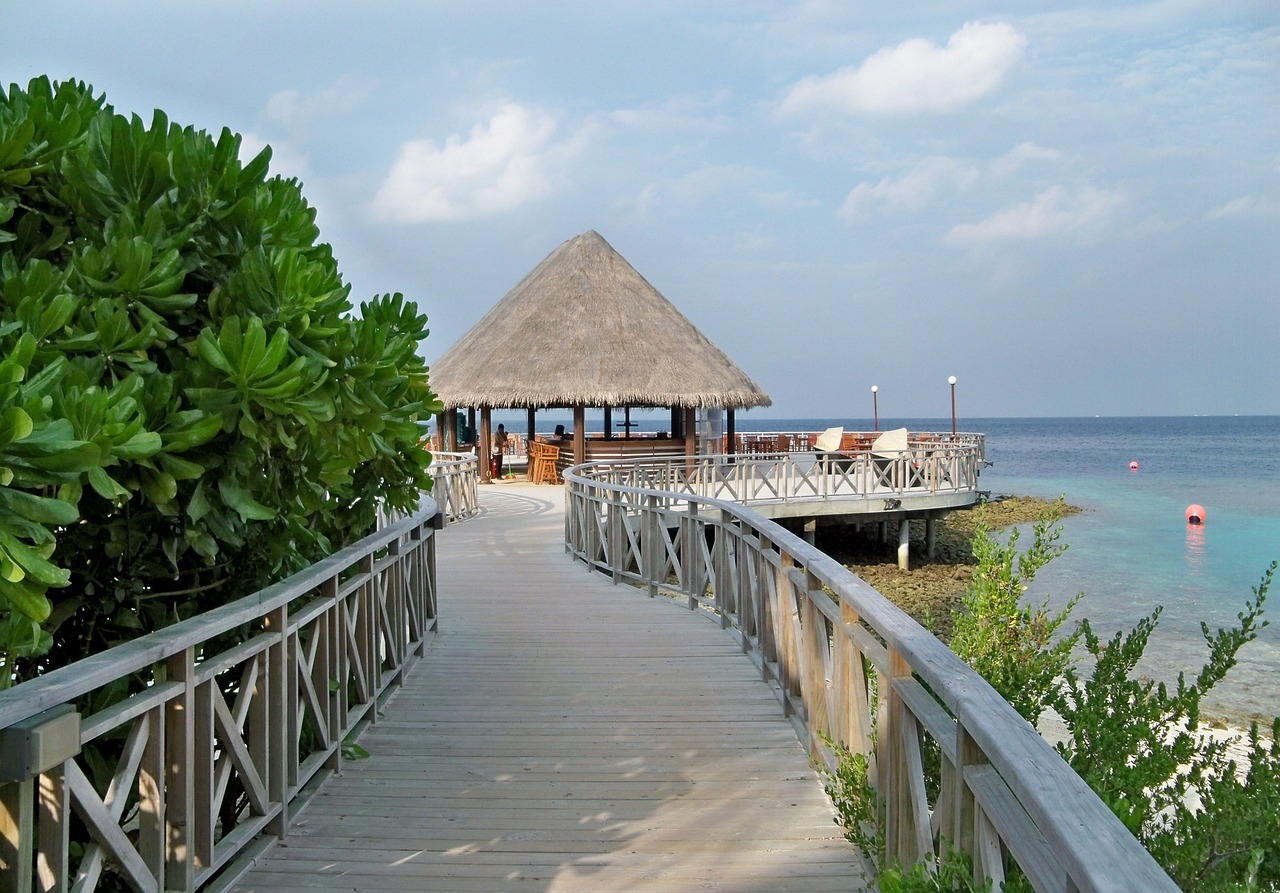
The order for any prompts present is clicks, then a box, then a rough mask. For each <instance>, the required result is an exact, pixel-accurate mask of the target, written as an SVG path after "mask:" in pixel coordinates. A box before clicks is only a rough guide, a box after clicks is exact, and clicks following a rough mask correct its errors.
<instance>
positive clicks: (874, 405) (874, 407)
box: [871, 385, 880, 432]
mask: <svg viewBox="0 0 1280 893" xmlns="http://www.w3.org/2000/svg"><path fill="white" fill-rule="evenodd" d="M879 391H880V389H879V388H878V387H876V386H875V385H872V386H871V418H872V424H873V425H875V427H874V428H872V429H871V430H873V431H876V432H878V431H879V430H880V404H879V402H878V400H877V398H876V394H877V393H878V392H879Z"/></svg>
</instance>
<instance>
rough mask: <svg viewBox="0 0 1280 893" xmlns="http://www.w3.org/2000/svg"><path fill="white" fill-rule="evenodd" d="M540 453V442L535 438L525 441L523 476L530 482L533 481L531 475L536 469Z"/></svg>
mask: <svg viewBox="0 0 1280 893" xmlns="http://www.w3.org/2000/svg"><path fill="white" fill-rule="evenodd" d="M541 453H542V444H540V443H539V442H538V441H536V440H527V441H525V444H524V458H525V462H526V464H525V467H524V476H525V478H526V479H527V480H528V481H529V482H530V483H532V482H533V476H534V475H535V474H536V473H537V471H538V456H539V455H540V454H541Z"/></svg>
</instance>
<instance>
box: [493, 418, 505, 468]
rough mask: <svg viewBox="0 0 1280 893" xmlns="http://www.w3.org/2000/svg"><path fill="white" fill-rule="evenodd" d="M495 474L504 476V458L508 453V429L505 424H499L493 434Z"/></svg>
mask: <svg viewBox="0 0 1280 893" xmlns="http://www.w3.org/2000/svg"><path fill="white" fill-rule="evenodd" d="M492 451H493V476H494V477H495V478H498V479H501V478H502V460H503V459H504V458H505V457H506V455H507V429H506V427H505V426H503V425H498V430H497V431H495V432H494V434H493V446H492Z"/></svg>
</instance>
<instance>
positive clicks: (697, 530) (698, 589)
mask: <svg viewBox="0 0 1280 893" xmlns="http://www.w3.org/2000/svg"><path fill="white" fill-rule="evenodd" d="M688 505H689V508H688V510H687V511H686V513H685V519H686V520H687V521H688V528H687V533H688V536H687V538H686V540H685V543H684V546H685V548H684V561H682V562H680V566H681V567H683V568H685V569H686V574H685V578H686V581H687V583H688V585H687V586H686V588H685V592H687V593H688V595H689V608H690V610H692V609H695V608H697V607H698V599H700V598H702V597H703V596H704V595H706V589H707V585H706V574H705V573H704V570H705V569H704V567H703V564H702V536H703V533H702V523H701V521H702V519H701V518H700V517H699V516H698V503H697V502H695V501H693V500H689V503H688Z"/></svg>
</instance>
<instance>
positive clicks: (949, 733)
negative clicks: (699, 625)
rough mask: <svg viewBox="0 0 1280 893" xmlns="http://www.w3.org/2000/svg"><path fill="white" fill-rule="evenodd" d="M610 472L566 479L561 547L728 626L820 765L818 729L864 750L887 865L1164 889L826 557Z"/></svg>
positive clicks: (1044, 882)
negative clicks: (955, 865) (951, 854)
mask: <svg viewBox="0 0 1280 893" xmlns="http://www.w3.org/2000/svg"><path fill="white" fill-rule="evenodd" d="M666 473H667V472H666V470H665V469H661V470H658V471H655V472H654V474H655V476H656V479H659V480H662V479H664V478H663V475H665V474H666ZM597 475H603V478H598V477H597ZM634 477H635V479H637V480H645V479H646V472H644V471H643V470H642V469H640V468H637V469H636V470H635V472H634ZM617 478H618V469H617V468H614V467H609V468H598V467H595V466H580V467H578V468H575V469H572V470H570V471H569V472H568V473H567V474H566V475H565V481H566V491H567V501H566V516H565V541H566V546H567V549H568V551H569V552H570V553H571V554H572V555H573V556H574V557H576V558H577V559H579V560H581V561H584V562H586V563H587V564H588V565H589V566H590V567H591V568H593V569H597V570H599V571H602V572H604V573H608V574H611V575H612V576H613V579H614V581H615V582H623V581H626V582H630V583H634V584H636V585H639V586H643V587H646V588H647V589H648V592H649V594H650V595H657V594H658V593H659V591H664V592H673V593H676V594H679V595H681V596H683V597H684V598H686V599H687V600H688V605H689V607H690V608H692V609H703V610H705V611H707V612H708V613H709V614H710V615H711V616H713V617H714V618H715V619H717V620H718V622H719V623H720V624H721V625H722V626H724V627H726V628H732V629H733V630H734V631H735V634H736V635H737V636H738V637H739V639H740V641H741V644H742V649H743V651H744V652H746V653H747V654H748V655H749V656H750V657H751V659H752V660H753V661H754V662H755V663H756V665H757V667H758V668H759V670H760V672H761V674H762V676H763V678H764V679H765V680H766V681H768V682H769V683H771V684H772V685H773V686H774V689H775V691H776V693H777V694H778V697H779V700H780V702H781V709H782V711H783V713H784V714H785V715H787V716H789V717H791V719H792V721H793V723H794V724H795V726H796V728H797V732H798V733H799V734H800V735H801V738H802V740H803V741H805V742H806V743H807V745H808V747H809V749H810V752H811V753H812V755H813V756H814V757H815V758H816V759H820V760H823V761H824V762H825V763H826V765H828V766H829V767H832V768H834V759H835V758H834V755H833V754H832V752H831V751H830V749H829V748H827V747H826V746H825V745H824V743H823V741H822V737H823V736H824V735H825V736H828V737H829V738H830V739H832V740H834V741H836V742H838V743H840V744H842V745H844V746H845V747H847V748H849V750H851V751H852V752H854V753H861V754H863V755H864V756H865V757H866V758H867V759H868V760H869V763H870V766H871V767H872V768H871V771H870V773H869V777H870V778H871V779H872V781H873V784H874V785H875V788H876V791H877V799H878V804H879V808H880V810H881V811H882V812H881V814H882V815H883V816H884V818H885V823H886V824H885V827H886V832H887V853H886V854H885V855H886V857H887V858H888V859H889V860H890V861H898V862H901V863H904V864H909V863H914V862H916V861H920V860H929V861H932V860H934V859H936V858H937V855H938V853H939V850H940V848H941V847H943V846H947V845H951V846H956V847H959V848H960V849H962V850H964V851H965V852H967V853H969V854H970V855H971V856H972V858H973V862H974V866H975V869H974V870H975V874H976V875H979V876H980V877H982V876H985V877H990V878H993V879H995V880H996V881H997V889H999V884H1000V883H1001V882H1002V881H1003V879H1004V878H1005V877H1006V869H1007V867H1008V865H1009V863H1010V862H1013V863H1016V864H1017V866H1018V868H1019V869H1020V871H1021V872H1022V873H1023V874H1024V875H1025V876H1026V877H1027V878H1028V879H1029V880H1030V881H1031V883H1032V885H1033V886H1034V888H1035V889H1036V890H1041V891H1063V893H1067V891H1077V890H1079V891H1116V893H1121V891H1123V893H1132V891H1136V890H1142V891H1146V893H1163V891H1169V893H1172V891H1175V890H1176V889H1177V888H1176V887H1175V886H1174V884H1173V882H1172V881H1171V880H1170V879H1169V878H1168V876H1167V875H1165V873H1164V872H1163V871H1162V870H1161V869H1160V867H1159V865H1157V863H1156V862H1155V860H1154V859H1152V858H1151V856H1150V855H1149V854H1148V853H1147V851H1146V850H1145V849H1144V848H1143V847H1142V846H1141V844H1139V843H1138V841H1137V840H1136V839H1135V838H1134V837H1133V835H1132V834H1130V833H1129V831H1128V830H1126V829H1125V827H1124V825H1122V824H1121V823H1120V821H1119V819H1117V818H1116V817H1115V815H1114V814H1113V813H1112V812H1111V810H1110V809H1108V808H1107V806H1106V805H1105V804H1104V803H1103V802H1102V801H1101V800H1100V799H1099V798H1098V797H1097V796H1096V795H1095V794H1094V793H1093V791H1092V790H1091V789H1090V788H1089V787H1088V786H1087V785H1086V784H1085V783H1084V782H1083V781H1082V780H1081V779H1080V777H1079V776H1078V775H1076V773H1075V772H1074V771H1072V769H1071V768H1070V767H1069V766H1068V765H1067V764H1066V763H1065V762H1064V761H1063V760H1062V759H1061V758H1060V757H1059V755H1058V754H1057V752H1056V751H1054V750H1053V748H1052V747H1050V746H1049V744H1048V743H1046V742H1045V741H1044V739H1043V738H1041V737H1040V735H1039V734H1037V732H1036V730H1035V729H1033V728H1032V727H1031V726H1030V725H1029V724H1028V723H1027V722H1026V721H1025V720H1023V719H1022V718H1021V717H1020V716H1019V715H1018V714H1017V713H1016V712H1015V711H1014V710H1013V708H1012V707H1010V706H1009V704H1008V703H1007V702H1006V701H1004V699H1002V698H1001V697H1000V696H999V695H998V694H997V693H996V692H995V691H994V690H993V689H992V688H991V687H990V686H989V685H988V684H987V683H986V681H985V680H983V679H982V678H981V677H980V676H978V675H977V674H976V673H974V672H973V671H972V670H971V669H970V668H969V667H968V666H967V665H966V664H965V663H964V662H963V661H961V660H960V659H959V658H958V657H957V656H956V655H955V654H954V653H952V652H951V650H950V649H948V648H947V647H946V646H945V645H944V644H942V642H940V641H939V640H938V639H937V638H935V637H934V636H933V635H931V634H930V633H928V632H927V631H926V630H924V629H923V628H922V627H920V626H919V625H918V624H917V623H916V622H915V621H913V620H912V619H911V618H910V617H909V616H907V615H906V614H905V613H903V612H902V611H901V610H900V609H898V608H897V607H896V606H895V605H893V604H892V603H891V602H889V601H888V600H887V599H885V598H884V597H883V596H881V595H880V594H879V593H878V592H876V591H875V590H874V589H872V588H871V587H870V586H868V585H867V584H866V583H865V582H863V581H862V580H861V579H859V578H858V577H857V576H855V575H854V574H853V573H851V572H850V571H848V570H847V569H845V568H844V567H842V566H841V565H840V564H839V563H838V562H836V561H835V560H834V559H832V558H830V557H829V556H827V555H826V554H824V553H823V552H821V551H819V550H818V549H816V548H815V547H813V546H810V545H808V544H807V543H805V542H804V541H803V540H802V539H800V538H798V537H796V536H793V535H792V534H790V533H788V532H787V531H786V530H784V529H783V528H782V527H780V526H778V525H777V524H775V523H773V522H771V521H769V520H766V519H765V518H763V517H761V516H760V515H758V514H756V513H754V512H752V511H751V510H750V509H747V508H744V507H742V506H740V505H737V504H735V503H733V502H728V501H720V500H715V499H709V498H705V497H699V496H691V495H689V494H687V493H672V492H669V491H664V490H660V489H656V488H652V487H640V486H632V485H628V484H623V483H618V482H617ZM929 755H933V756H932V759H937V760H940V763H941V769H940V773H939V775H938V776H937V777H936V780H937V781H938V782H939V783H938V784H937V785H936V789H934V790H931V787H933V785H931V784H930V783H929V782H928V781H927V779H933V778H935V776H934V774H933V773H930V774H929V776H926V772H925V765H926V764H927V763H929V762H930V761H931V759H930V756H929Z"/></svg>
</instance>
